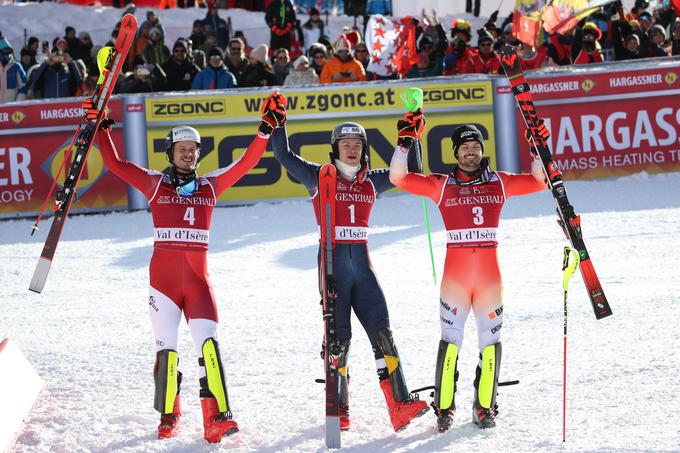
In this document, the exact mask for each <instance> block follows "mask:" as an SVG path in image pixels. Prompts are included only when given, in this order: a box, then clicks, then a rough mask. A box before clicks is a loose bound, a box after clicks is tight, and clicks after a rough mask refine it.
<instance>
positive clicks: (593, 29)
mask: <svg viewBox="0 0 680 453" xmlns="http://www.w3.org/2000/svg"><path fill="white" fill-rule="evenodd" d="M581 33H582V34H583V35H584V36H585V35H593V36H595V40H597V41H599V40H600V39H602V30H600V29H599V28H598V27H597V25H595V23H594V22H586V24H585V25H584V26H583V30H582V31H581Z"/></svg>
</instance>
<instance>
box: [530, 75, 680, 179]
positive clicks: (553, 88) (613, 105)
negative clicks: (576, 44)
mask: <svg viewBox="0 0 680 453" xmlns="http://www.w3.org/2000/svg"><path fill="white" fill-rule="evenodd" d="M528 82H529V85H530V86H531V91H532V93H533V96H534V101H535V103H536V109H537V111H538V113H539V115H540V116H541V117H542V118H543V119H545V121H546V124H547V125H548V127H549V129H550V131H551V134H552V135H551V137H550V144H551V150H552V152H553V158H554V160H555V162H556V163H557V165H558V167H559V168H560V170H561V171H562V172H563V173H564V174H565V177H567V178H568V179H594V178H601V177H612V176H623V175H629V174H633V173H638V172H641V171H647V172H650V173H658V172H667V171H678V170H680V65H677V63H676V66H670V65H669V66H668V67H665V68H664V67H661V68H655V69H646V70H630V71H617V72H609V73H594V74H592V73H591V74H573V75H568V76H559V77H545V78H531V79H529V80H528ZM517 121H518V124H521V125H523V124H524V122H523V120H522V119H521V116H520V115H519V113H518V119H517ZM520 129H521V131H523V130H524V127H523V126H521V127H520ZM521 135H523V134H520V136H521ZM520 161H521V167H522V169H523V170H524V171H527V170H528V169H529V167H530V153H529V148H528V145H527V143H526V142H524V139H523V138H522V139H520Z"/></svg>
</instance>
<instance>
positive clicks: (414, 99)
mask: <svg viewBox="0 0 680 453" xmlns="http://www.w3.org/2000/svg"><path fill="white" fill-rule="evenodd" d="M401 100H402V102H403V103H404V107H405V108H406V110H408V111H409V112H415V111H416V110H418V109H421V108H423V90H422V89H420V88H418V87H409V88H408V89H407V90H406V91H404V92H403V93H401ZM417 144H418V149H419V150H420V152H421V153H422V148H421V143H420V140H417ZM422 198H423V215H424V216H425V231H427V244H428V246H429V248H430V262H431V264H432V278H434V284H435V285H436V284H437V271H436V269H435V267H434V253H433V252H432V235H431V234H430V217H429V216H428V215H427V201H426V200H425V197H422Z"/></svg>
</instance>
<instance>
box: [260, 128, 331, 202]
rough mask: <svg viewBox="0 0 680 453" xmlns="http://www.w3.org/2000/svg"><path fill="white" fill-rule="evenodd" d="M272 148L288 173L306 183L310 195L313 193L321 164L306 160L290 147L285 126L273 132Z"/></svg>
mask: <svg viewBox="0 0 680 453" xmlns="http://www.w3.org/2000/svg"><path fill="white" fill-rule="evenodd" d="M272 148H274V157H276V160H278V161H279V163H280V164H281V165H283V168H285V169H286V170H287V171H288V173H290V174H291V175H293V177H294V178H295V179H297V180H298V181H300V182H301V183H302V184H304V185H305V187H306V188H307V191H308V192H309V193H310V195H313V194H314V192H315V191H316V186H317V184H318V183H317V180H318V176H317V175H318V173H319V168H321V166H320V165H319V164H315V163H314V162H309V161H306V160H305V159H303V158H302V157H300V156H298V155H297V154H295V153H294V152H293V151H292V150H291V149H290V146H289V145H288V135H287V133H286V128H285V127H282V128H279V129H277V130H276V131H274V133H273V134H272Z"/></svg>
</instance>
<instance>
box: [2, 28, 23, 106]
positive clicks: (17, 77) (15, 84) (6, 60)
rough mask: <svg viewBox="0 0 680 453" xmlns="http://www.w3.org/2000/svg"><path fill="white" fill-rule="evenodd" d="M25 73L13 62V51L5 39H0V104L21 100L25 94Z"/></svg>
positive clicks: (18, 64)
mask: <svg viewBox="0 0 680 453" xmlns="http://www.w3.org/2000/svg"><path fill="white" fill-rule="evenodd" d="M26 82H27V79H26V72H25V71H24V68H23V67H22V66H21V63H19V62H17V61H14V49H13V48H12V44H10V42H9V41H8V40H7V39H6V38H0V103H4V102H12V101H17V100H21V99H23V98H24V97H25V92H26Z"/></svg>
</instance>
